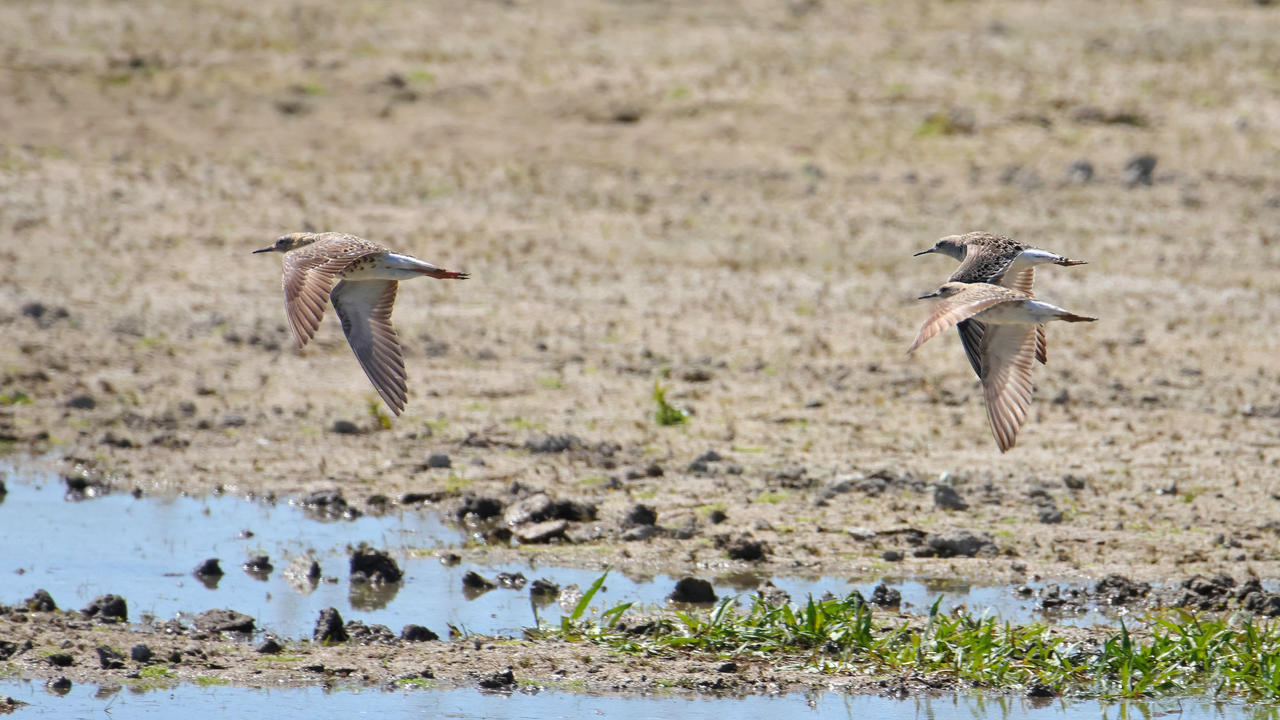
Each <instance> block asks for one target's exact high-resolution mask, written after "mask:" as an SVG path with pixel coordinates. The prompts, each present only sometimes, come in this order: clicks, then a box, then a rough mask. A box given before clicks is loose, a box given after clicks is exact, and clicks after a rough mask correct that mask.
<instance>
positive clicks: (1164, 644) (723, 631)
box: [544, 577, 1280, 701]
mask: <svg viewBox="0 0 1280 720" xmlns="http://www.w3.org/2000/svg"><path fill="white" fill-rule="evenodd" d="M603 581H604V577H601V578H600V579H599V580H597V581H596V582H595V584H594V585H592V587H591V589H590V590H589V591H587V593H586V594H584V595H583V597H582V600H581V601H579V603H578V605H577V606H576V607H575V608H574V611H573V613H572V614H571V615H570V616H569V617H565V618H562V619H561V622H560V625H559V627H558V628H550V627H549V628H547V629H544V632H546V633H547V634H549V635H551V636H554V637H558V638H560V639H563V640H568V641H574V642H592V643H596V644H598V645H602V646H605V647H608V648H611V649H613V650H615V651H618V652H621V653H627V654H637V655H650V656H669V655H672V654H677V653H710V654H713V655H716V656H718V657H722V658H729V657H766V658H768V659H769V661H770V662H771V663H773V664H775V665H777V666H782V667H787V666H789V667H799V668H807V669H811V670H814V671H816V672H823V673H834V672H841V673H849V672H856V673H927V674H929V675H931V676H934V677H936V678H937V679H939V680H943V681H952V682H956V683H963V684H965V685H969V686H973V687H985V688H997V689H1015V688H1017V689H1025V688H1029V687H1032V686H1042V687H1048V688H1052V689H1053V690H1054V691H1055V692H1059V693H1063V694H1069V695H1084V696H1096V697H1104V698H1140V697H1152V696H1161V695H1164V696H1171V695H1187V694H1199V693H1204V694H1209V695H1214V696H1223V697H1235V698H1244V699H1247V700H1250V701H1280V622H1275V621H1257V620H1254V619H1252V618H1247V617H1216V616H1199V615H1195V614H1192V613H1189V612H1186V611H1176V612H1172V613H1168V614H1164V615H1159V616H1152V617H1150V618H1148V619H1147V620H1145V621H1144V622H1143V627H1144V630H1143V631H1142V632H1140V633H1132V632H1130V630H1129V628H1128V627H1127V626H1126V625H1124V624H1121V626H1120V628H1119V630H1118V631H1113V632H1111V633H1110V635H1108V636H1095V637H1094V638H1092V639H1087V640H1081V641H1076V642H1070V641H1068V640H1067V639H1066V638H1064V637H1062V636H1060V635H1059V634H1057V633H1056V632H1055V631H1054V630H1053V629H1052V628H1049V627H1047V626H1045V625H1041V624H1033V625H1027V626H1018V625H1011V624H1008V623H999V622H997V621H996V620H995V619H992V618H987V619H976V618H973V617H970V616H969V615H967V614H964V613H957V614H952V615H948V614H943V613H940V612H939V611H938V607H939V603H940V602H941V600H939V601H938V602H937V603H934V605H933V608H932V609H931V611H930V613H929V615H928V617H927V619H925V622H924V623H923V624H922V623H920V622H913V621H906V622H903V621H902V620H901V618H900V617H899V616H897V615H892V616H886V620H884V621H883V622H878V618H877V616H876V615H875V613H874V611H873V610H872V608H871V607H870V606H869V605H867V604H866V603H865V602H864V601H863V599H862V598H861V596H859V595H858V594H856V593H853V594H850V595H849V596H848V597H845V598H843V599H832V600H827V601H818V600H814V599H812V598H810V599H809V600H808V601H807V602H805V603H803V604H799V605H791V604H784V605H779V606H772V605H769V604H768V603H766V602H764V601H763V600H760V599H758V598H753V599H752V601H751V604H750V606H749V607H747V608H746V609H745V610H743V609H742V608H740V607H739V606H738V602H737V600H736V599H735V598H725V599H723V600H721V601H720V602H719V603H717V604H716V606H715V607H714V608H711V609H710V610H705V611H698V610H693V611H688V612H684V611H681V612H676V613H674V614H673V615H664V616H662V617H660V618H657V619H656V621H655V622H654V623H653V625H652V627H651V629H649V630H647V631H646V632H644V633H643V634H640V635H631V634H627V633H624V632H619V631H616V630H614V629H613V628H614V626H615V625H616V623H617V622H618V620H619V618H620V617H621V616H622V615H623V614H624V613H626V612H627V610H629V609H630V608H631V604H630V603H627V604H622V605H618V606H616V607H613V608H611V609H608V610H605V611H603V612H602V613H601V614H600V616H599V617H598V618H596V619H589V620H583V619H582V617H583V615H584V614H585V611H586V608H587V606H588V605H589V603H590V602H591V599H592V598H593V597H594V596H595V593H596V591H597V590H599V588H600V586H601V585H602V584H603Z"/></svg>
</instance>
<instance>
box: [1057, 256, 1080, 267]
mask: <svg viewBox="0 0 1280 720" xmlns="http://www.w3.org/2000/svg"><path fill="white" fill-rule="evenodd" d="M1054 264H1055V265H1061V266H1063V267H1071V266H1072V265H1088V264H1089V261H1088V260H1072V259H1071V258H1065V257H1064V258H1058V259H1057V260H1055V261H1054Z"/></svg>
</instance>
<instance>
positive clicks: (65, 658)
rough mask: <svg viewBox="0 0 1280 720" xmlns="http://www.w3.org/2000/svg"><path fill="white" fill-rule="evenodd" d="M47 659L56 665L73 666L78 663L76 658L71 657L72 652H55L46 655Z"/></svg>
mask: <svg viewBox="0 0 1280 720" xmlns="http://www.w3.org/2000/svg"><path fill="white" fill-rule="evenodd" d="M45 661H46V662H48V663H49V664H50V665H53V666H54V667H71V666H72V665H75V664H76V659H75V658H73V657H71V654H70V653H64V652H60V653H53V654H52V655H49V656H47V657H45Z"/></svg>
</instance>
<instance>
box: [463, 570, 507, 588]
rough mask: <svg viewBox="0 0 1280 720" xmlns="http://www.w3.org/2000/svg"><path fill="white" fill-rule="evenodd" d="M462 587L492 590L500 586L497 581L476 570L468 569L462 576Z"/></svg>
mask: <svg viewBox="0 0 1280 720" xmlns="http://www.w3.org/2000/svg"><path fill="white" fill-rule="evenodd" d="M462 587H464V588H467V589H470V590H482V591H484V590H492V589H494V588H496V587H498V585H497V583H495V582H494V581H492V580H490V579H489V578H486V577H485V576H483V575H481V574H480V573H478V572H476V571H475V570H468V571H467V572H466V573H465V574H464V575H463V576H462Z"/></svg>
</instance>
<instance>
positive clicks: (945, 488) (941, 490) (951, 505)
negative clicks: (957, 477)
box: [933, 485, 969, 510]
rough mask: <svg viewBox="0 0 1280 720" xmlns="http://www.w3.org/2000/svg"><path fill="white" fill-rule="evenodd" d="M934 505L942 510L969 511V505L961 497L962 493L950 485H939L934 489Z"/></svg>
mask: <svg viewBox="0 0 1280 720" xmlns="http://www.w3.org/2000/svg"><path fill="white" fill-rule="evenodd" d="M933 505H934V507H937V508H940V509H942V510H968V509H969V503H966V502H965V501H964V499H963V498H961V497H960V493H958V492H956V489H955V488H953V487H951V486H950V485H938V486H936V487H934V488H933Z"/></svg>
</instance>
